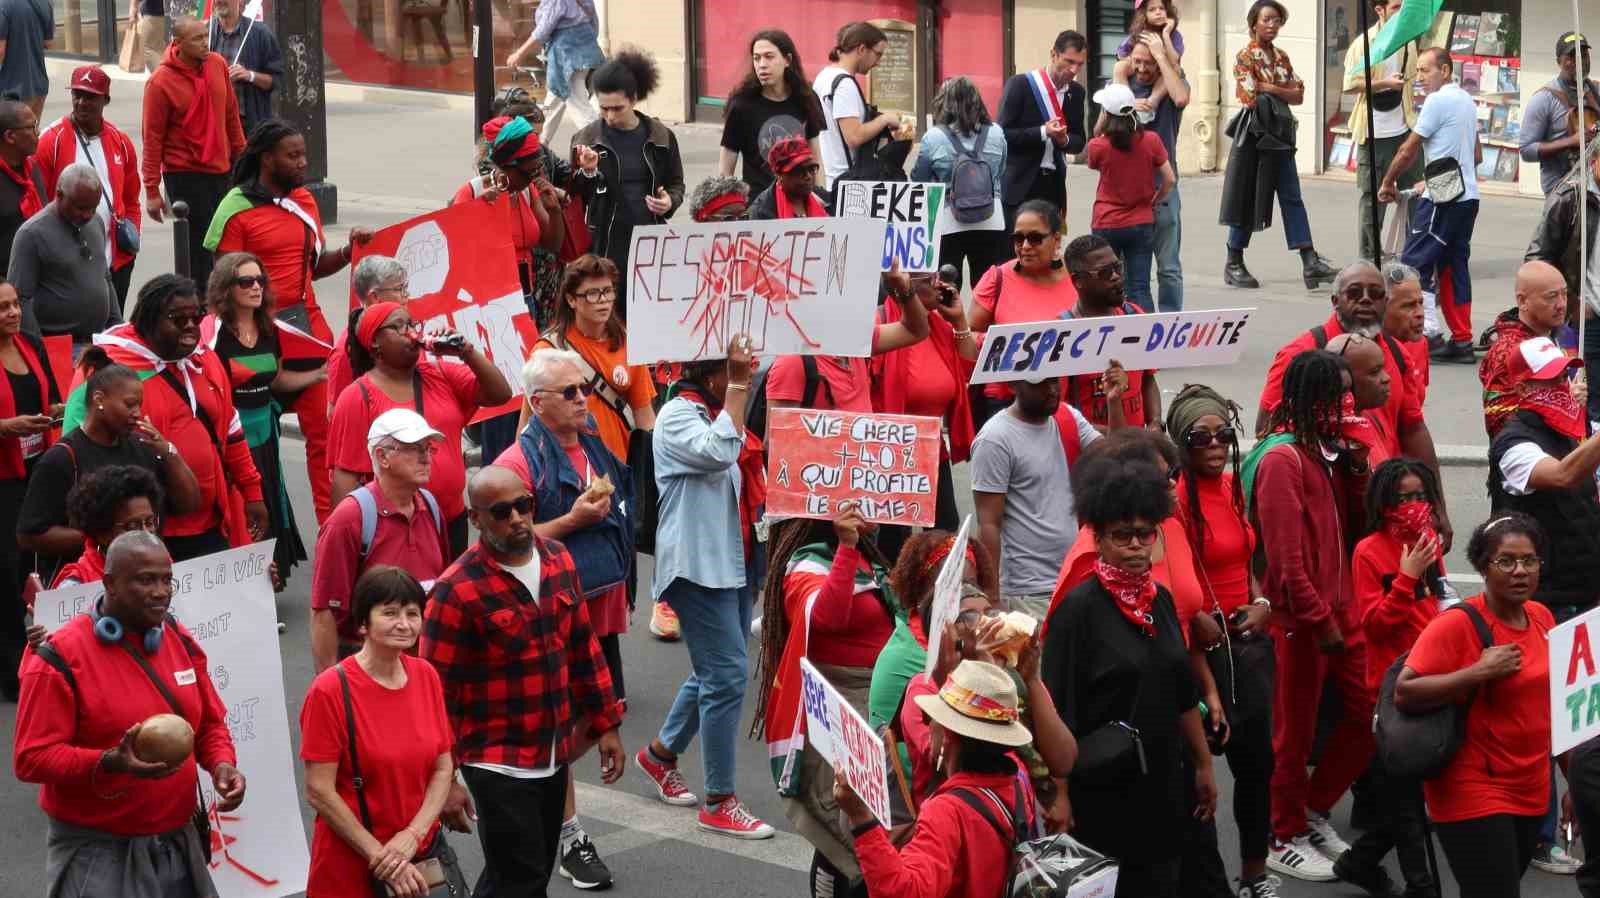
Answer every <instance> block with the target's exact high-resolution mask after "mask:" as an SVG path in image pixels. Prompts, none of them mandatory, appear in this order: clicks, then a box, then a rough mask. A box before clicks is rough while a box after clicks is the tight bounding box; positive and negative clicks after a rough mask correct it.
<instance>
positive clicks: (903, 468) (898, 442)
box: [767, 408, 940, 527]
mask: <svg viewBox="0 0 1600 898" xmlns="http://www.w3.org/2000/svg"><path fill="white" fill-rule="evenodd" d="M939 432H940V422H939V419H938V418H922V417H917V416H914V415H869V414H865V413H861V412H836V411H820V410H816V409H804V408H783V409H780V408H775V409H772V410H771V411H770V412H769V413H768V420H767V514H769V515H772V516H773V517H780V518H822V519H825V520H832V519H833V518H834V517H836V516H837V514H838V504H839V502H841V501H843V500H846V499H848V500H851V501H853V502H858V503H860V504H859V508H860V510H861V516H862V517H863V518H866V519H867V520H869V521H873V522H875V523H878V524H912V525H916V526H919V527H932V526H933V516H934V506H935V503H936V501H937V496H938V489H939V440H940V435H939Z"/></svg>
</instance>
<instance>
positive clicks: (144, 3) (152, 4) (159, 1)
mask: <svg viewBox="0 0 1600 898" xmlns="http://www.w3.org/2000/svg"><path fill="white" fill-rule="evenodd" d="M166 14H167V0H139V15H141V16H164V15H166Z"/></svg>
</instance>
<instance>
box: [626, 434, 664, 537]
mask: <svg viewBox="0 0 1600 898" xmlns="http://www.w3.org/2000/svg"><path fill="white" fill-rule="evenodd" d="M628 472H629V474H630V476H632V477H633V548H634V550H635V551H637V552H639V553H641V554H644V555H654V554H656V526H657V525H658V524H659V523H660V520H661V493H660V492H658V491H657V490H656V450H655V441H654V439H653V438H652V434H651V433H650V431H648V430H645V429H643V428H640V427H635V428H634V429H633V430H632V431H631V432H630V433H629V434H628Z"/></svg>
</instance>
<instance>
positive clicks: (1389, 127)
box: [1344, 0, 1422, 259]
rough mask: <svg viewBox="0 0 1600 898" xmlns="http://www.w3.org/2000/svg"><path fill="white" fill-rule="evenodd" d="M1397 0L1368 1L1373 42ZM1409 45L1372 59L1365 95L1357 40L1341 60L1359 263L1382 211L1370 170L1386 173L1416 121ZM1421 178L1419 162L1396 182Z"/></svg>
mask: <svg viewBox="0 0 1600 898" xmlns="http://www.w3.org/2000/svg"><path fill="white" fill-rule="evenodd" d="M1400 4H1401V0H1374V2H1373V8H1374V9H1375V10H1376V11H1377V13H1378V21H1377V22H1376V23H1375V24H1374V25H1373V26H1372V31H1371V32H1370V34H1371V36H1372V38H1373V39H1376V38H1377V35H1378V30H1379V29H1380V28H1382V27H1383V25H1384V23H1385V22H1387V21H1389V17H1390V16H1392V15H1394V14H1395V13H1397V12H1399V11H1400ZM1420 52H1421V51H1420V50H1419V49H1418V48H1417V45H1416V43H1415V42H1412V43H1409V44H1406V45H1405V46H1404V47H1401V48H1400V51H1399V52H1397V53H1395V54H1393V55H1391V56H1390V57H1389V58H1388V59H1383V60H1373V65H1372V86H1371V92H1370V93H1369V92H1368V87H1367V70H1366V69H1365V68H1362V62H1363V60H1364V57H1363V55H1362V44H1361V41H1360V39H1357V40H1354V41H1351V42H1350V49H1349V50H1348V51H1347V52H1346V53H1345V56H1344V92H1345V93H1347V94H1354V95H1355V98H1356V105H1355V108H1354V109H1352V110H1351V111H1350V119H1349V124H1350V139H1351V140H1352V141H1354V143H1355V145H1356V188H1357V189H1358V190H1360V191H1361V202H1360V203H1359V204H1358V205H1357V207H1356V208H1357V212H1356V221H1357V226H1358V227H1359V228H1360V239H1361V258H1363V259H1371V258H1373V256H1374V253H1375V252H1376V247H1374V246H1373V243H1372V232H1373V230H1374V228H1373V219H1374V217H1376V219H1377V230H1382V228H1383V219H1384V212H1385V211H1386V210H1385V209H1384V207H1383V206H1382V205H1380V204H1378V203H1377V202H1376V201H1375V200H1374V196H1375V195H1374V194H1373V192H1372V187H1371V185H1372V178H1371V174H1370V173H1371V170H1372V166H1374V165H1376V166H1377V167H1378V176H1379V177H1380V178H1381V177H1382V176H1383V173H1384V172H1387V171H1388V170H1389V164H1390V163H1391V162H1393V161H1394V154H1395V152H1396V151H1398V150H1399V149H1400V146H1401V145H1402V144H1404V143H1405V141H1406V138H1407V137H1409V136H1410V134H1411V126H1412V124H1413V123H1414V122H1415V121H1416V119H1417V112H1416V107H1415V106H1414V105H1413V104H1412V103H1411V83H1412V82H1413V81H1415V80H1416V79H1417V58H1418V56H1419V54H1420ZM1368 103H1371V104H1372V131H1371V133H1370V134H1369V133H1368V132H1367V104H1368ZM1421 177H1422V165H1421V163H1420V161H1418V162H1413V163H1412V165H1411V167H1410V168H1409V169H1408V170H1406V171H1405V172H1403V173H1402V174H1401V177H1399V178H1397V179H1396V181H1397V182H1398V183H1401V184H1406V185H1410V184H1414V183H1416V182H1417V181H1418V180H1419V179H1420V178H1421Z"/></svg>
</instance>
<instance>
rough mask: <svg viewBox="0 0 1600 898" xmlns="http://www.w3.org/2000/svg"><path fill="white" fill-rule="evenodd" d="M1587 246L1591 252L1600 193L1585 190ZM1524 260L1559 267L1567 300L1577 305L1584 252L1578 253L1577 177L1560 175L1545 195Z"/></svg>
mask: <svg viewBox="0 0 1600 898" xmlns="http://www.w3.org/2000/svg"><path fill="white" fill-rule="evenodd" d="M1588 201H1589V246H1588V251H1589V252H1590V253H1591V254H1592V253H1593V252H1594V235H1595V231H1596V230H1600V193H1596V192H1595V190H1594V189H1592V188H1591V189H1590V190H1589V192H1588ZM1522 260H1523V261H1524V262H1533V261H1539V262H1549V263H1550V264H1551V265H1554V266H1555V267H1557V268H1559V269H1561V273H1562V274H1563V275H1565V276H1566V279H1567V301H1568V302H1570V303H1573V304H1574V305H1576V304H1577V303H1578V302H1581V301H1582V297H1583V284H1581V283H1579V279H1580V278H1582V277H1583V256H1581V255H1579V254H1578V179H1577V178H1576V177H1573V176H1571V175H1569V176H1567V177H1566V178H1563V179H1562V181H1561V183H1560V185H1559V186H1557V187H1556V189H1555V190H1552V191H1550V195H1549V196H1548V197H1545V201H1544V215H1543V217H1541V218H1540V220H1539V226H1538V227H1536V228H1534V230H1533V240H1532V242H1530V243H1529V244H1528V252H1527V254H1526V255H1524V256H1523V257H1522Z"/></svg>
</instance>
